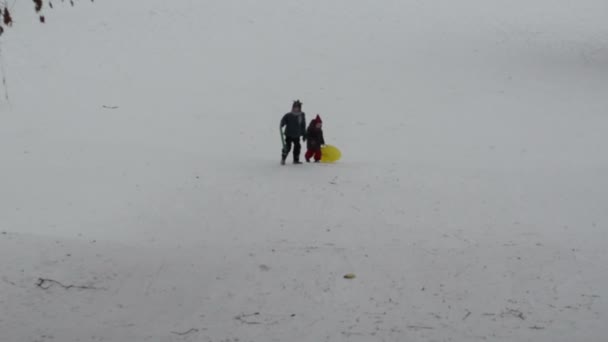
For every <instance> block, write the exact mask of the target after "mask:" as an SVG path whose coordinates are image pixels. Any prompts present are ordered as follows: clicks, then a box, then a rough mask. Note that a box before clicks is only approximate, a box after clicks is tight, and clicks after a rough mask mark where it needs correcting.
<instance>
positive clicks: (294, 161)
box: [293, 159, 302, 164]
mask: <svg viewBox="0 0 608 342" xmlns="http://www.w3.org/2000/svg"><path fill="white" fill-rule="evenodd" d="M293 163H294V164H302V162H301V161H300V160H299V159H294V160H293Z"/></svg>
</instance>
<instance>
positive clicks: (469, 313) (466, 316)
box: [462, 310, 471, 321]
mask: <svg viewBox="0 0 608 342" xmlns="http://www.w3.org/2000/svg"><path fill="white" fill-rule="evenodd" d="M469 316H471V311H469V310H467V314H466V315H464V317H463V318H462V320H463V321H464V320H465V319H467V318H469Z"/></svg>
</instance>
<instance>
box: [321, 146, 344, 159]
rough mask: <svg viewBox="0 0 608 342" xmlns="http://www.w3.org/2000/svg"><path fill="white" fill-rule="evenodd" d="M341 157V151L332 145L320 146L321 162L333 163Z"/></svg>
mask: <svg viewBox="0 0 608 342" xmlns="http://www.w3.org/2000/svg"><path fill="white" fill-rule="evenodd" d="M340 157H342V152H340V150H339V149H338V148H337V147H335V146H332V145H324V146H321V162H322V163H335V162H337V161H338V160H340Z"/></svg>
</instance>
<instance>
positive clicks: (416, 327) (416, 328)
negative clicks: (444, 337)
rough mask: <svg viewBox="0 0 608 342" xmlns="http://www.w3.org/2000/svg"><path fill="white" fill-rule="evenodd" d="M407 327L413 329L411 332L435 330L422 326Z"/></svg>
mask: <svg viewBox="0 0 608 342" xmlns="http://www.w3.org/2000/svg"><path fill="white" fill-rule="evenodd" d="M407 327H408V328H409V329H413V330H433V329H435V328H433V327H427V326H423V325H408V326H407Z"/></svg>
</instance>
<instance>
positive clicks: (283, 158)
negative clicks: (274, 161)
mask: <svg viewBox="0 0 608 342" xmlns="http://www.w3.org/2000/svg"><path fill="white" fill-rule="evenodd" d="M281 165H285V156H281Z"/></svg>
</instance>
